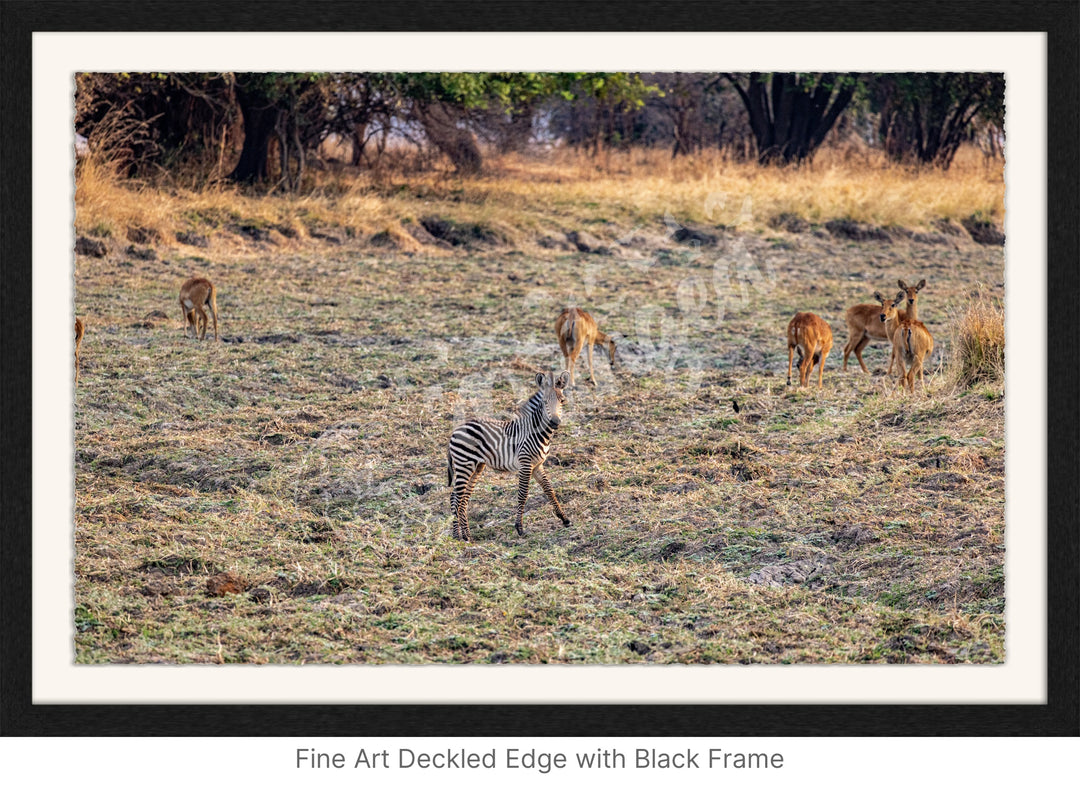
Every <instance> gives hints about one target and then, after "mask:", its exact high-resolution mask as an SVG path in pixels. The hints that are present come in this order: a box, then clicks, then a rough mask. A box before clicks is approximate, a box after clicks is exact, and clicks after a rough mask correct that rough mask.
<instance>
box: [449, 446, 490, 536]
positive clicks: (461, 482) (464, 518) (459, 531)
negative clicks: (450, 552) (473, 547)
mask: <svg viewBox="0 0 1080 791" xmlns="http://www.w3.org/2000/svg"><path fill="white" fill-rule="evenodd" d="M483 471H484V463H483V462H480V463H479V464H477V465H476V467H475V468H473V470H472V472H469V473H466V472H465V471H464V470H456V471H455V478H454V491H453V493H452V494H451V495H450V501H451V503H453V504H454V505H455V508H454V538H460V539H461V540H462V541H469V540H471V538H472V534H471V533H470V532H469V498H470V497H472V493H473V487H475V486H476V482H477V481H478V480H479V479H480V473H482V472H483Z"/></svg>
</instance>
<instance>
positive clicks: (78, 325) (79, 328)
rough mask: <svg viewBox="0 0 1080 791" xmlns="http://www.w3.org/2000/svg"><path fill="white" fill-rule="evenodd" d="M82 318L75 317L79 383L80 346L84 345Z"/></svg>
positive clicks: (77, 379) (76, 374)
mask: <svg viewBox="0 0 1080 791" xmlns="http://www.w3.org/2000/svg"><path fill="white" fill-rule="evenodd" d="M83 329H84V328H83V323H82V319H80V318H79V317H78V316H76V317H75V384H78V383H79V347H80V346H82V336H83Z"/></svg>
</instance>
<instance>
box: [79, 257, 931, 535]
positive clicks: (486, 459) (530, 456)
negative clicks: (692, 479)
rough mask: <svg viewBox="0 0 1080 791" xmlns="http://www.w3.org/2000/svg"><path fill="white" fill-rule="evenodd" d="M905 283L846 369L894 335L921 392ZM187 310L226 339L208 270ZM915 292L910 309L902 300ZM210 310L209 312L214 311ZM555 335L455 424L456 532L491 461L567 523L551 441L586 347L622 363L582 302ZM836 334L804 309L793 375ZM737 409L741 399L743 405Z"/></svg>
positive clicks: (859, 313) (924, 351)
mask: <svg viewBox="0 0 1080 791" xmlns="http://www.w3.org/2000/svg"><path fill="white" fill-rule="evenodd" d="M897 285H899V287H900V289H901V290H900V291H899V292H898V293H897V294H896V296H895V298H891V299H890V298H887V297H883V296H882V295H881V293H880V292H874V298H875V299H876V300H877V302H878V304H876V305H870V304H866V305H853V306H852V307H850V308H848V310H847V312H846V313H845V315H844V321H845V323H846V324H847V329H848V341H847V343H846V344H845V346H844V358H843V370H844V371H846V370H847V363H848V357H849V356H850V355H851V354H852V353H854V355H855V359H856V360H857V361H858V363H859V366H860V367H861V368H862V370H863V371H864V372H866V373H870V371H869V369H868V368H867V367H866V363H865V362H864V361H863V357H862V351H863V349H865V348H866V346H867V344H869V343H870V342H871V341H875V340H879V341H886V342H888V343H889V344H890V345H891V353H890V357H889V368H888V370H887V372H886V376H891V375H892V373H893V369H894V367H899V369H900V378H899V380H898V389H901V390H902V389H904V388H905V387H906V388H907V390H908V391H909V392H911V393H914V389H915V378H916V376H918V379H919V381H920V382H921V383H922V385H923V392H924V393H925V392H926V382H925V379H924V374H923V365H924V363H925V361H926V358H927V357H928V356H929V355H930V354H931V353H932V352H933V350H934V339H933V337H932V336H931V335H930V332H929V330H927V329H926V325H925V324H923V323H922V322H921V321H919V320H918V295H919V292H920V291H921V290H922V289H923V287H925V286H926V280H920V281H919V282H918V283H917V284H916V285H914V286H908V285H907V284H906V283H905V282H904V281H903V280H898V281H897ZM179 299H180V310H181V312H182V314H183V322H184V335H185V336H187V337H192V338H195V339H198V340H203V339H205V337H206V331H207V325H208V324H209V321H210V319H211V318H212V319H213V326H214V339H215V340H217V339H218V326H217V324H218V311H217V290H216V289H215V287H214V284H213V283H211V282H210V281H209V280H208V279H207V278H205V277H192V278H189V279H188V280H186V281H185V282H184V283H183V285H182V286H181V287H180V298H179ZM905 299H906V300H907V309H906V310H901V309H899V305H900V303H901V302H903V301H904V300H905ZM207 310H209V315H207ZM83 333H84V324H83V321H82V320H81V319H79V318H77V317H76V319H75V383H76V384H78V381H79V350H80V347H81V345H82V341H83ZM555 336H556V339H557V340H558V343H559V349H560V351H561V352H562V355H563V360H564V363H565V367H566V370H565V371H563V372H562V373H560V374H559V375H558V376H556V375H554V374H552V373H540V372H538V373H537V374H536V380H535V381H536V387H537V391H536V393H534V394H533V396H532V397H531V398H529V399H528V400H527V401H525V402H524V403H523V404H521V406H520V407H519V408H518V414H517V416H516V417H515V418H513V419H511V420H494V419H491V418H475V419H472V420H469V421H467V422H466V423H463V424H462V425H460V426H458V427H457V428H455V429H454V431H453V432H452V433H451V435H450V440H449V446H448V448H447V485H448V486H450V487H451V494H450V509H451V512H452V514H453V519H454V526H453V536H454V538H458V539H461V540H464V541H469V540H471V537H472V536H471V532H470V530H469V516H468V506H469V498H470V497H471V496H472V492H473V489H474V488H475V486H476V483H477V481H478V480H479V479H480V475H481V473H482V472H483V471H484V469H485V468H486V467H491V468H492V469H493V470H499V471H506V472H516V473H517V475H518V503H517V516H516V520H515V522H514V528H515V529H516V530H517V532H518V534H519V535H523V534H524V530H523V528H522V517H523V515H524V511H525V502H526V498H527V496H528V492H529V484H530V481H531V480H532V479H533V478H535V479H536V481H537V483H539V484H540V487H541V488H542V489H543V490H544V494H546V495H547V498H548V500H550V502H551V505H552V507H553V508H554V510H555V514H556V516H558V517H559V519H560V520H562V523H563V524H564V525H567V526H568V525H569V524H570V520H569V518H568V517H567V516H566V514H565V513H564V512H563V510H562V507H561V506H560V505H559V500H558V498H557V497H556V496H555V489H554V488H553V487H552V485H551V481H550V480H549V479H548V477H547V473H546V472H545V471H544V460H545V459H546V458H547V455H548V452H549V450H550V448H551V441H552V438H553V437H554V435H555V431H556V429H557V428H558V427H559V423H560V422H561V420H562V407H563V404H565V403H566V396H565V394H564V391H565V389H566V388H567V386H571V387H572V386H574V370H575V368H576V365H577V361H578V358H579V357H580V356H581V353H582V351H583V350H584V351H585V353H586V360H587V362H588V365H589V382H590V383H591V384H592V385H593V386H595V385H596V376H595V374H594V372H593V359H592V357H593V346H595V345H597V344H599V345H601V346H602V347H603V348H604V349H606V351H607V356H608V361H609V363H610V364H611V367H612V368H614V366H615V339H614V338H612V337H611V336H610V335H608V334H606V333H604V332H602V331H601V330H600V328H599V326H598V325H597V323H596V320H595V319H594V318H593V317H592V316H591V315H590V314H589V313H588V312H587V311H585V310H583V309H582V308H579V307H569V308H566V309H565V310H563V311H562V312H561V313H560V314H559V316H558V318H556V320H555ZM832 343H833V335H832V329H831V327H830V326H829V324H828V322H826V321H825V320H824V319H822V318H821V317H820V316H817V315H816V314H814V313H809V312H798V313H796V314H795V316H794V317H793V318H792V319H791V321H790V322H789V323H788V326H787V347H788V375H787V384H788V385H789V386H790V385H791V371H792V365H793V363H794V356H795V351H796V350H798V352H799V360H798V363H797V365H798V368H799V386H800V387H806V386H807V385H808V384H809V383H810V379H811V376H812V375H813V371H814V366H815V365H816V366H817V373H818V387H819V388H821V387H823V386H824V385H823V380H824V369H825V360H826V359H827V358H828V356H829V351H830V349H832ZM736 409H737V406H736Z"/></svg>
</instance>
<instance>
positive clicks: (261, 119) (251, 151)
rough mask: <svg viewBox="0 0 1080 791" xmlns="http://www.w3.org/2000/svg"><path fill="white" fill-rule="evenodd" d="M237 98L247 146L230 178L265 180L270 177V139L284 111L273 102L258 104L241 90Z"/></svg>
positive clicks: (248, 180)
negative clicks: (272, 103) (268, 160)
mask: <svg viewBox="0 0 1080 791" xmlns="http://www.w3.org/2000/svg"><path fill="white" fill-rule="evenodd" d="M236 99H237V102H238V103H239V104H240V113H241V115H242V116H243V119H244V146H243V148H242V149H241V150H240V161H239V162H237V163H236V167H235V168H233V171H232V173H230V174H229V179H230V180H232V181H237V182H241V183H244V184H253V183H255V182H257V181H266V180H267V179H268V178H269V177H270V173H269V168H268V166H267V159H268V152H269V148H270V138H271V137H272V136H273V135H274V132H275V130H276V129H277V125H278V117H279V116H280V115H281V110H280V109H279V108H277V107H274V106H273V105H269V106H267V105H260V104H257V103H256V100H255V99H254V98H253V97H251V96H250V95H248V94H247V93H245V92H244V91H242V90H239V89H237V91H236Z"/></svg>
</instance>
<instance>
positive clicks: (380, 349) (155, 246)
mask: <svg viewBox="0 0 1080 791" xmlns="http://www.w3.org/2000/svg"><path fill="white" fill-rule="evenodd" d="M961 153H962V154H964V156H961V157H958V160H957V162H956V164H954V166H953V167H952V168H951V169H950V170H948V171H945V172H941V171H936V170H935V171H930V170H922V171H912V170H907V169H902V168H899V167H889V166H886V165H884V164H881V163H866V162H861V161H855V162H852V161H846V160H844V159H843V158H841V157H830V156H829V152H828V151H826V152H823V153H822V155H821V156H819V157H818V158H817V160H816V161H815V163H814V165H813V167H803V168H791V169H787V170H782V169H775V168H773V169H765V168H760V167H758V166H757V165H750V164H745V163H738V162H729V161H726V160H724V159H722V158H720V157H715V158H714V157H708V156H704V155H702V156H698V157H691V158H684V159H681V160H675V161H672V160H670V158H669V157H667V156H666V154H665V153H664V152H659V153H658V154H657V155H656V156H652V155H651V154H648V153H646V154H642V153H635V154H633V155H627V156H624V157H620V156H614V157H612V158H610V159H609V160H608V161H607V162H606V163H605V165H604V167H596V166H595V164H594V163H592V162H590V161H588V160H584V159H577V158H574V157H572V156H570V155H565V156H562V155H558V152H556V154H551V155H547V156H544V157H537V158H530V157H525V156H506V157H503V158H501V159H498V160H493V161H492V163H491V165H490V167H488V168H487V169H486V170H485V175H483V176H479V177H475V178H454V177H447V176H440V175H438V174H432V173H427V174H424V173H421V174H410V175H408V176H405V175H400V174H399V175H396V176H395V175H389V176H387V175H385V174H384V175H383V176H381V177H379V178H375V177H371V176H368V175H366V174H363V173H348V172H338V173H334V172H326V173H320V174H319V179H320V186H319V189H317V190H315V191H314V192H312V193H311V194H307V195H302V196H287V195H277V196H271V197H261V196H258V197H257V196H255V195H254V194H253V193H248V192H245V191H244V190H242V189H238V188H232V187H230V188H202V189H192V188H188V187H185V186H183V185H182V184H171V185H167V186H162V185H157V186H154V187H150V186H139V185H138V184H134V183H130V182H124V181H118V180H116V179H115V178H113V177H111V176H110V175H109V174H108V173H107V172H106V170H104V169H101V168H96V167H95V165H94V162H93V161H92V160H90V161H87V162H84V163H82V165H81V166H80V170H79V172H78V175H77V179H78V182H77V193H76V207H77V213H76V234H77V236H79V237H81V238H82V240H83V241H82V242H80V247H79V250H80V251H81V252H79V253H78V254H77V255H76V258H75V284H76V300H75V302H76V313H77V315H78V316H80V317H81V318H82V319H83V320H84V321H85V323H86V335H85V338H84V340H83V343H82V346H81V362H80V366H81V367H80V377H79V384H78V388H77V390H76V395H75V405H74V410H75V458H74V465H75V491H76V502H75V514H74V524H75V612H74V621H75V656H76V661H78V662H81V663H91V664H98V663H117V662H124V663H127V662H136V663H149V662H154V663H162V662H164V663H256V664H263V663H288V664H301V663H433V662H440V663H466V662H469V663H584V664H623V663H643V662H651V663H884V662H890V663H892V662H901V663H1000V662H1003V661H1004V659H1005V652H1004V639H1005V628H1006V624H1005V622H1004V605H1005V599H1004V552H1005V541H1006V535H1005V520H1004V504H1005V490H1004V481H1005V476H1004V454H1005V446H1004V380H1003V376H1002V373H1003V372H1002V370H1001V369H1000V365H999V366H998V367H997V368H996V369H995V368H994V364H993V362H992V361H991V363H990V364H989V365H987V364H986V363H985V358H986V357H987V356H990V357H993V354H992V353H990V354H989V355H988V353H987V349H988V348H989V349H991V352H992V350H993V349H994V348H997V347H1000V346H1002V345H1003V343H1004V339H1003V335H1002V334H1000V327H1001V317H1002V311H1003V304H1004V248H1003V246H1002V245H1001V244H1000V240H995V239H994V238H993V233H994V229H995V228H997V227H1000V225H1001V223H1002V219H1003V215H1004V208H1003V200H1004V185H1003V181H1002V172H1001V167H1002V165H1001V162H1000V161H997V162H989V163H988V162H985V161H983V160H982V159H981V158H980V157H979V155H977V154H974V153H972V152H961ZM193 275H198V276H205V277H208V278H210V279H211V280H212V281H213V282H214V284H215V285H216V287H217V306H218V310H219V321H218V334H219V340H218V341H217V342H215V341H214V340H213V327H212V325H211V329H210V332H209V333H208V336H207V339H206V340H203V341H198V340H194V339H192V338H190V337H186V336H185V334H184V330H183V325H182V319H181V313H180V307H179V304H178V301H177V294H178V290H179V287H180V284H181V283H182V282H183V281H184V280H185V279H187V278H188V277H191V276H193ZM898 279H903V280H906V281H907V282H909V283H914V282H916V281H918V280H920V279H925V280H926V281H927V285H926V287H925V288H924V289H923V290H922V291H921V292H920V295H919V303H918V307H919V318H920V320H922V321H923V322H924V323H925V324H926V326H927V328H928V329H929V331H930V332H931V333H932V335H933V338H934V351H933V354H932V356H931V357H930V358H929V359H928V360H927V363H926V366H925V368H926V384H927V388H926V392H925V393H924V392H923V391H922V390H921V389H920V388H918V386H917V387H916V390H915V393H914V394H913V395H912V394H908V393H906V392H904V393H901V392H900V391H898V390H897V386H896V378H895V377H886V376H885V368H886V367H887V365H888V350H887V349H886V346H885V343H884V342H876V343H874V344H872V345H871V346H870V347H868V348H867V349H866V351H865V352H864V358H865V359H866V362H867V365H868V367H869V368H870V371H871V373H870V374H869V375H868V374H866V373H863V372H862V371H861V370H860V369H859V366H858V364H857V362H856V361H855V359H854V357H852V358H851V359H850V360H849V364H848V370H847V371H846V372H842V371H841V364H842V358H843V348H844V344H845V343H846V342H847V338H848V332H847V329H846V328H845V324H844V312H845V310H846V309H847V308H848V307H849V306H851V305H854V304H857V303H872V302H873V298H872V295H873V294H874V292H875V291H881V292H882V293H883V294H886V295H890V296H894V295H895V294H896V292H897V290H898V288H897V280H898ZM573 304H576V305H579V306H581V307H584V308H585V309H587V310H588V311H590V313H592V315H593V316H594V317H595V318H596V319H597V321H598V322H599V325H600V328H601V329H602V330H604V331H606V332H608V333H610V334H612V335H613V336H614V337H615V338H616V344H617V353H616V360H615V364H614V366H611V365H609V364H608V362H607V359H606V356H605V355H604V354H603V352H602V350H601V349H600V348H599V347H598V348H597V349H596V350H595V353H594V368H595V372H596V380H597V384H596V386H595V387H593V386H591V385H590V384H588V383H587V382H586V379H587V363H586V361H585V357H584V355H583V356H582V358H581V360H579V362H578V365H577V371H576V380H577V381H576V386H575V387H574V388H572V389H571V390H569V391H568V397H569V403H568V404H567V406H566V407H565V409H564V414H563V422H562V425H561V426H560V428H559V430H558V433H557V434H556V435H555V440H554V443H553V449H552V452H551V455H550V456H549V458H548V461H547V462H546V464H545V467H546V469H547V472H548V475H549V477H550V479H551V481H552V484H553V485H554V488H555V491H556V493H557V495H558V497H559V500H560V502H561V503H562V506H563V508H564V509H565V511H566V513H567V516H568V517H569V518H570V520H571V525H570V526H569V527H563V525H562V523H561V522H560V521H559V520H558V519H557V518H556V516H555V514H554V513H553V512H552V509H551V507H550V505H549V503H548V502H547V500H546V498H545V496H544V494H543V492H542V491H541V489H540V487H539V486H538V485H536V484H535V482H534V484H533V486H532V488H531V489H530V492H529V500H528V503H527V506H526V511H525V518H524V527H525V535H524V536H521V537H519V536H518V535H517V534H516V533H515V532H514V529H513V521H514V513H515V506H516V477H515V476H514V475H512V474H506V473H497V472H493V471H490V470H488V471H486V472H485V473H484V475H483V477H482V478H481V479H480V482H479V484H478V485H477V487H476V491H475V493H474V495H473V498H472V501H471V503H470V522H471V526H472V533H473V541H472V542H471V543H464V542H461V541H457V540H454V539H453V538H451V536H450V527H451V514H450V506H449V498H450V489H449V488H448V486H447V470H446V460H447V440H448V438H449V435H450V432H451V431H452V430H453V428H454V427H455V426H456V425H457V424H458V423H459V422H461V421H463V420H464V419H465V418H466V417H467V416H469V415H473V414H476V415H484V416H508V415H509V414H510V413H511V412H512V411H513V410H514V408H515V405H516V404H517V403H519V402H520V401H522V400H524V399H525V398H527V397H529V396H530V395H531V394H532V392H534V387H533V377H534V375H535V372H536V371H538V370H543V371H547V372H555V373H556V374H557V373H558V372H559V371H561V370H563V367H564V365H563V360H562V357H561V354H560V353H559V350H558V345H557V343H556V338H555V333H554V321H555V318H556V316H557V315H558V313H559V311H560V310H562V308H564V307H566V306H568V305H573ZM796 311H812V312H814V313H816V314H818V315H819V316H821V317H822V318H823V319H825V320H826V321H827V322H828V324H829V325H830V327H831V330H832V332H833V337H834V342H833V347H832V351H831V353H830V354H829V357H828V359H827V361H826V364H825V373H824V387H823V388H822V389H820V390H819V389H818V388H817V387H816V381H817V376H816V373H815V375H814V377H813V382H814V385H815V386H813V387H808V388H800V387H799V386H798V372H797V371H795V373H794V376H793V379H794V381H795V385H794V386H788V385H787V384H786V379H787V364H788V354H787V344H786V337H785V329H786V327H787V323H788V321H789V320H790V319H791V317H792V316H793V315H794V314H795V313H796ZM995 333H997V334H995ZM999 335H1000V337H998V336H999ZM995 344H996V346H995Z"/></svg>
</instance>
